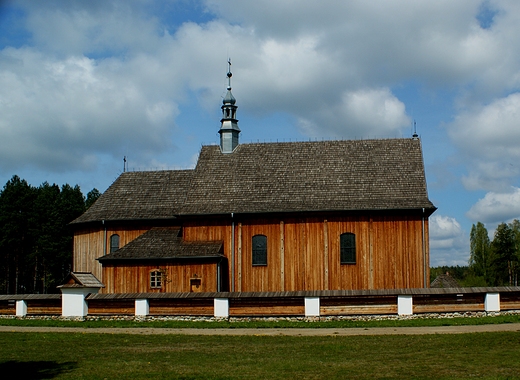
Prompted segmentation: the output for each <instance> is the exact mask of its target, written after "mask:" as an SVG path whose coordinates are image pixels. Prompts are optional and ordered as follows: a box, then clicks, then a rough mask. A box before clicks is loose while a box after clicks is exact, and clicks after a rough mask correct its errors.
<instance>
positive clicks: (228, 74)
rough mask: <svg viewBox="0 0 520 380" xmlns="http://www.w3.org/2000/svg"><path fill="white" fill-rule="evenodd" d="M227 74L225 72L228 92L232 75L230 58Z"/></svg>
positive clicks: (229, 59)
mask: <svg viewBox="0 0 520 380" xmlns="http://www.w3.org/2000/svg"><path fill="white" fill-rule="evenodd" d="M227 63H228V72H227V77H228V88H227V89H228V90H231V77H232V76H233V74H231V58H228V61H227Z"/></svg>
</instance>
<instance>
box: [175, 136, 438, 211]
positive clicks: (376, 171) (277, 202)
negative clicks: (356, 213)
mask: <svg viewBox="0 0 520 380" xmlns="http://www.w3.org/2000/svg"><path fill="white" fill-rule="evenodd" d="M421 208H427V209H435V208H434V206H433V204H432V203H431V202H430V201H429V199H428V194H427V189H426V178H425V173H424V166H423V158H422V152H421V145H420V141H419V140H413V139H388V140H354V141H322V142H297V143H264V144H242V145H239V146H238V147H237V148H236V150H235V151H234V152H233V153H230V154H222V153H221V152H220V149H219V147H218V146H204V147H203V148H202V151H201V154H200V157H199V161H198V164H197V167H196V168H195V173H194V175H193V178H192V182H191V185H190V190H189V195H188V197H187V198H186V203H185V205H184V207H183V208H182V212H183V213H185V214H219V213H231V212H234V213H250V212H294V211H332V210H338V211H340V210H341V211H342V210H384V209H421Z"/></svg>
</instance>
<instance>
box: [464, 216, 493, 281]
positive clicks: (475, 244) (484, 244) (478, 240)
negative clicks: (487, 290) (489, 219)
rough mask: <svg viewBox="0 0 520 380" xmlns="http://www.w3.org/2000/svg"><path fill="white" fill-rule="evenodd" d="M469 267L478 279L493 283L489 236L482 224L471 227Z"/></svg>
mask: <svg viewBox="0 0 520 380" xmlns="http://www.w3.org/2000/svg"><path fill="white" fill-rule="evenodd" d="M469 266H470V269H471V270H472V271H473V273H474V275H475V276H476V277H482V278H483V279H484V281H485V282H486V283H489V282H490V281H491V276H490V275H491V271H490V267H491V249H490V241H489V235H488V231H487V229H486V227H484V224H482V223H481V222H478V223H477V225H473V226H472V227H471V233H470V258H469Z"/></svg>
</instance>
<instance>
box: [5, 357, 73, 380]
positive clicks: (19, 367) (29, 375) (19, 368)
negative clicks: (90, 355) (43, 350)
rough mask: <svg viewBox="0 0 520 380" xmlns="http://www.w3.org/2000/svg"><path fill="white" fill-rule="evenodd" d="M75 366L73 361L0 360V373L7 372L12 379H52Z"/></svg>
mask: <svg viewBox="0 0 520 380" xmlns="http://www.w3.org/2000/svg"><path fill="white" fill-rule="evenodd" d="M76 367H77V363H75V362H65V363H58V362H52V361H27V362H22V361H16V360H10V361H7V362H0V374H2V373H3V374H9V376H11V378H12V379H52V378H53V377H56V376H58V375H60V374H62V373H66V372H70V371H72V370H74V369H75V368H76Z"/></svg>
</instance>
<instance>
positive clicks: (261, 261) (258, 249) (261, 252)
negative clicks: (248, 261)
mask: <svg viewBox="0 0 520 380" xmlns="http://www.w3.org/2000/svg"><path fill="white" fill-rule="evenodd" d="M253 265H267V236H265V235H255V236H253Z"/></svg>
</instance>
